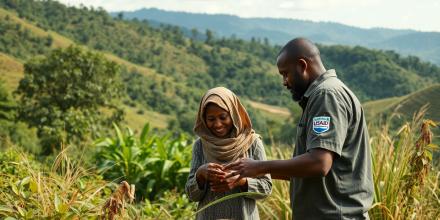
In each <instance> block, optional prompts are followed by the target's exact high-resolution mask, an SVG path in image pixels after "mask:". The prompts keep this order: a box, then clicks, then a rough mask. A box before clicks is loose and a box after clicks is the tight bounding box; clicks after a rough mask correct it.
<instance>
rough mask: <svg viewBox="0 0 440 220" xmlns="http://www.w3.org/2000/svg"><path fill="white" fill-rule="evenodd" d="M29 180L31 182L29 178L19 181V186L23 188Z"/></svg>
mask: <svg viewBox="0 0 440 220" xmlns="http://www.w3.org/2000/svg"><path fill="white" fill-rule="evenodd" d="M30 180H31V177H30V176H27V177H25V178H23V179H22V180H21V181H20V186H24V185H26V184H28V183H29V181H30Z"/></svg>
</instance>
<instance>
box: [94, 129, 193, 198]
mask: <svg viewBox="0 0 440 220" xmlns="http://www.w3.org/2000/svg"><path fill="white" fill-rule="evenodd" d="M114 127H115V132H116V135H115V137H114V138H104V139H103V140H101V141H98V143H97V144H96V146H97V147H99V149H98V153H97V155H96V159H97V166H98V169H99V171H100V172H101V173H103V175H104V177H105V178H107V179H110V180H118V179H119V178H122V179H123V180H126V181H128V182H129V183H131V184H135V185H136V188H137V189H138V191H137V197H138V198H148V199H150V200H153V199H158V198H160V197H162V196H163V194H164V193H165V192H166V191H169V190H172V189H177V190H178V193H182V192H183V188H184V185H185V181H186V178H187V176H188V173H189V161H190V160H191V149H192V148H191V146H188V145H190V144H191V140H189V139H188V138H186V137H185V136H180V137H178V138H171V137H170V136H169V135H166V136H163V137H158V136H156V135H153V134H151V133H150V130H149V129H150V127H149V125H148V124H147V125H145V127H144V128H143V129H142V132H141V134H140V136H139V138H136V137H135V136H134V134H133V131H132V130H131V129H129V128H128V129H127V130H126V132H122V131H121V130H120V129H119V127H118V126H116V125H115V126H114Z"/></svg>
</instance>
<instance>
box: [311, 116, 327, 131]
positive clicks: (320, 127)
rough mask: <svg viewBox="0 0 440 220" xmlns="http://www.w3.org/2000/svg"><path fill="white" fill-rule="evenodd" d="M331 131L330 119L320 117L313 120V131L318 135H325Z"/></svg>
mask: <svg viewBox="0 0 440 220" xmlns="http://www.w3.org/2000/svg"><path fill="white" fill-rule="evenodd" d="M329 129H330V117H326V116H320V117H314V118H313V131H314V132H315V133H317V134H321V133H324V132H326V131H328V130H329Z"/></svg>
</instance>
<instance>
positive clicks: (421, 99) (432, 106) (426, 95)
mask: <svg viewBox="0 0 440 220" xmlns="http://www.w3.org/2000/svg"><path fill="white" fill-rule="evenodd" d="M426 104H428V110H427V112H426V118H429V119H432V120H434V121H436V122H440V84H437V85H433V86H431V87H428V88H425V89H421V90H419V91H417V92H414V93H411V94H409V95H406V96H402V97H395V98H388V99H381V100H376V101H371V102H367V103H365V104H364V107H365V112H366V113H367V117H369V118H373V117H375V116H378V115H380V114H389V113H392V112H396V113H399V114H401V115H403V116H404V117H405V118H411V117H412V116H413V114H414V113H415V112H417V111H418V110H420V108H421V107H422V106H424V105H426Z"/></svg>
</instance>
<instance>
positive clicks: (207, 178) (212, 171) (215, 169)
mask: <svg viewBox="0 0 440 220" xmlns="http://www.w3.org/2000/svg"><path fill="white" fill-rule="evenodd" d="M226 174H227V173H226V172H224V171H223V165H221V164H217V163H207V164H203V165H202V166H200V167H199V169H197V172H196V180H197V183H198V184H199V187H200V186H202V187H200V188H203V185H204V184H205V183H206V182H211V183H217V182H220V181H222V180H223V179H224V177H225V176H226Z"/></svg>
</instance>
